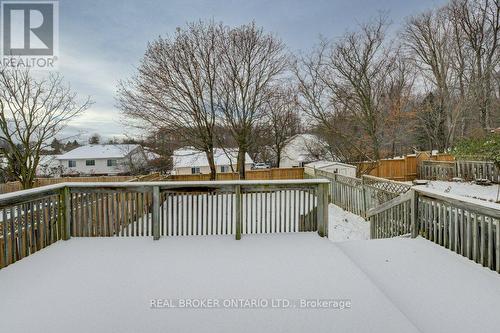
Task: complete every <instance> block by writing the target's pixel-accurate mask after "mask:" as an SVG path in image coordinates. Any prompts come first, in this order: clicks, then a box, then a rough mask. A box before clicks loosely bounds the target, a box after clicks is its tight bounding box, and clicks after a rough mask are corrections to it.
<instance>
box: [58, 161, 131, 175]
mask: <svg viewBox="0 0 500 333" xmlns="http://www.w3.org/2000/svg"><path fill="white" fill-rule="evenodd" d="M110 160H116V161H117V166H112V167H109V166H108V159H107V158H106V159H95V165H93V166H90V165H86V161H87V160H86V159H85V160H82V159H75V160H73V161H75V162H76V166H75V167H69V160H60V163H61V165H62V167H63V170H64V172H65V174H84V175H102V174H106V175H116V174H119V173H124V172H127V171H128V168H127V160H126V159H124V158H122V159H113V158H110Z"/></svg>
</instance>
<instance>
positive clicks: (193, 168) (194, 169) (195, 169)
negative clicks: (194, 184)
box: [191, 167, 201, 175]
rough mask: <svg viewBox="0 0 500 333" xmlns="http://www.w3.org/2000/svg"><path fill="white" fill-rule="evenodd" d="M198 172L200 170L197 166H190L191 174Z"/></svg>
mask: <svg viewBox="0 0 500 333" xmlns="http://www.w3.org/2000/svg"><path fill="white" fill-rule="evenodd" d="M199 173H201V172H200V168H199V167H192V168H191V174H192V175H197V174H199Z"/></svg>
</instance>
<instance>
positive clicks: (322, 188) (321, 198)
mask: <svg viewBox="0 0 500 333" xmlns="http://www.w3.org/2000/svg"><path fill="white" fill-rule="evenodd" d="M317 191H318V192H317V200H318V208H317V209H318V214H317V217H318V222H317V225H318V234H319V235H320V236H321V237H325V236H328V184H326V183H325V184H319V185H318V190H317Z"/></svg>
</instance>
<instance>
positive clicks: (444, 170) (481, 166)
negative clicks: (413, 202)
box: [420, 160, 500, 183]
mask: <svg viewBox="0 0 500 333" xmlns="http://www.w3.org/2000/svg"><path fill="white" fill-rule="evenodd" d="M453 177H460V178H462V179H464V180H476V179H488V180H490V181H492V182H495V183H498V182H499V181H500V180H499V179H500V178H499V177H500V171H499V170H498V168H497V167H496V166H495V164H494V163H493V162H487V161H462V160H457V161H452V162H436V161H422V164H421V165H420V178H422V179H429V180H450V179H452V178H453Z"/></svg>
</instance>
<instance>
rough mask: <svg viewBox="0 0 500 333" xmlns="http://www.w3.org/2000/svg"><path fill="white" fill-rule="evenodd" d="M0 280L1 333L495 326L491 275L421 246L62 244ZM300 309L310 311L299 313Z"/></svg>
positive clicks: (312, 236)
mask: <svg viewBox="0 0 500 333" xmlns="http://www.w3.org/2000/svg"><path fill="white" fill-rule="evenodd" d="M0 281H1V283H0V295H1V297H0V313H1V314H2V315H1V318H2V320H0V332H9V333H15V332H30V331H33V330H36V331H39V332H55V333H58V332H68V331H71V332H76V333H78V332H334V331H335V332H417V331H421V332H468V331H469V332H470V331H477V330H480V331H482V332H491V331H495V330H497V329H498V327H500V316H498V311H499V310H500V276H499V275H498V274H497V273H494V272H492V271H489V270H488V269H486V268H483V267H481V266H479V265H476V264H474V263H472V262H471V261H469V260H466V259H464V258H462V257H460V256H458V255H456V254H454V253H452V252H451V251H448V250H446V249H444V248H442V247H439V246H437V245H434V244H433V243H431V242H429V241H426V240H424V239H385V240H375V241H352V242H342V243H334V242H331V241H329V240H327V239H323V238H320V237H318V235H317V233H301V234H273V235H248V236H245V237H243V238H242V240H240V241H236V240H234V238H233V237H232V236H194V237H164V238H162V239H160V240H159V241H152V240H151V238H149V237H148V238H140V237H134V238H79V239H78V238H72V239H71V240H69V241H60V242H58V243H56V244H54V245H51V246H49V247H47V248H45V249H43V250H41V251H39V252H37V253H35V254H34V255H32V256H30V257H28V258H25V259H23V260H21V261H20V262H18V263H16V264H14V265H11V266H9V267H7V268H5V269H2V270H0ZM158 299H162V300H173V301H172V303H170V304H171V305H179V304H180V303H178V302H179V300H180V299H183V300H185V299H191V300H196V299H204V300H220V302H221V303H219V304H221V306H219V307H216V308H203V309H200V308H197V309H194V308H190V309H187V308H179V307H177V308H167V307H163V308H156V309H152V308H151V304H152V300H158ZM240 299H241V300H260V301H258V302H255V301H254V302H255V303H256V304H258V305H257V308H253V309H249V308H241V307H240V308H234V307H233V308H230V307H225V306H224V304H225V303H224V300H240ZM317 299H323V300H324V299H336V300H339V299H341V300H344V302H345V303H344V304H350V307H348V308H344V309H340V308H338V307H336V308H335V307H334V303H329V304H330V306H331V307H330V308H318V302H317ZM262 300H268V303H265V302H263V301H262ZM273 300H274V305H275V306H277V307H276V308H273V307H272V304H273V303H272V302H273ZM277 300H281V301H283V300H286V301H290V302H291V303H290V304H291V306H289V307H283V306H280V304H281V305H283V304H284V302H281V303H279V301H278V302H276V301H277ZM304 300H305V301H306V302H307V301H308V302H309V306H308V307H305V308H301V306H300V304H301V302H304ZM348 301H349V302H350V303H347V302H348ZM155 302H156V304H158V301H155ZM163 304H166V303H163ZM205 304H207V305H208V303H205ZM226 304H227V303H226ZM232 304H235V303H234V302H233V301H232ZM236 304H240V303H239V302H238V301H237V302H236ZM243 304H245V303H243ZM266 304H267V306H266ZM302 304H304V303H302ZM314 304H316V306H314ZM337 304H338V303H337Z"/></svg>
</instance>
